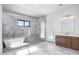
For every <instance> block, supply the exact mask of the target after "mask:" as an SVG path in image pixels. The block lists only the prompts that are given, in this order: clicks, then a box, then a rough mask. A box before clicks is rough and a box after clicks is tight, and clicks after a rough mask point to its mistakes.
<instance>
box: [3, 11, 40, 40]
mask: <svg viewBox="0 0 79 59" xmlns="http://www.w3.org/2000/svg"><path fill="white" fill-rule="evenodd" d="M18 19H26V20H29V21H30V27H18V26H17V20H18ZM38 19H39V17H31V16H23V15H19V14H16V13H11V12H6V11H3V21H2V30H3V31H2V35H3V36H2V37H3V39H9V38H12V37H13V36H12V35H14V38H18V37H29V36H31V35H33V38H34V39H36V37H37V38H39V37H40V29H39V28H40V25H39V24H40V22H39V21H38Z"/></svg>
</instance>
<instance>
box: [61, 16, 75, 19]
mask: <svg viewBox="0 0 79 59" xmlns="http://www.w3.org/2000/svg"><path fill="white" fill-rule="evenodd" d="M74 17H75V16H72V15H66V16H64V17H63V18H62V19H63V20H65V19H66V20H67V19H73V18H74Z"/></svg>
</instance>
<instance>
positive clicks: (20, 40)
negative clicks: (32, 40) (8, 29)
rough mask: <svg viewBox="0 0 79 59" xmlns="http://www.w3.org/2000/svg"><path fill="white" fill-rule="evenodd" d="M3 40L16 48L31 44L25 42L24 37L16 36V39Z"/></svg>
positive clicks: (7, 44)
mask: <svg viewBox="0 0 79 59" xmlns="http://www.w3.org/2000/svg"><path fill="white" fill-rule="evenodd" d="M3 41H4V43H5V45H6V47H10V48H16V47H20V46H22V45H28V44H29V43H23V41H24V37H21V38H15V39H4V40H3Z"/></svg>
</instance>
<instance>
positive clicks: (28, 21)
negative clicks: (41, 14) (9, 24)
mask: <svg viewBox="0 0 79 59" xmlns="http://www.w3.org/2000/svg"><path fill="white" fill-rule="evenodd" d="M18 21H23V26H19V25H18ZM25 22H29V25H28V26H25ZM17 25H18V27H30V21H28V20H21V19H18V20H17Z"/></svg>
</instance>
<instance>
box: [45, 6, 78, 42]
mask: <svg viewBox="0 0 79 59" xmlns="http://www.w3.org/2000/svg"><path fill="white" fill-rule="evenodd" d="M66 15H75V16H79V5H71V6H66V7H61V8H60V9H58V10H56V11H55V12H53V13H51V14H48V15H47V16H46V37H47V40H48V41H51V42H55V39H53V34H54V35H56V34H58V33H60V34H61V33H62V31H61V21H62V17H63V16H66ZM78 23H79V22H78ZM54 37H55V36H54Z"/></svg>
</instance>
